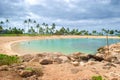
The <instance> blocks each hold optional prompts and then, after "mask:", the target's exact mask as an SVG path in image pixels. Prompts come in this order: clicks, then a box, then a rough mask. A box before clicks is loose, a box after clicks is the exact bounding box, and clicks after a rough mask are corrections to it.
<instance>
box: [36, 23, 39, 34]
mask: <svg viewBox="0 0 120 80" xmlns="http://www.w3.org/2000/svg"><path fill="white" fill-rule="evenodd" d="M39 27H40V24H37V25H36V28H37V33H38V34H39Z"/></svg>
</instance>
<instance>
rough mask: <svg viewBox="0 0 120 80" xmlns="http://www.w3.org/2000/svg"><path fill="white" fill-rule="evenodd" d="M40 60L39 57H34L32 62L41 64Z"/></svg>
mask: <svg viewBox="0 0 120 80" xmlns="http://www.w3.org/2000/svg"><path fill="white" fill-rule="evenodd" d="M39 60H40V58H39V57H37V56H36V57H34V58H33V59H32V60H30V62H39Z"/></svg>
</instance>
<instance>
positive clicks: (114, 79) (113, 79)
mask: <svg viewBox="0 0 120 80" xmlns="http://www.w3.org/2000/svg"><path fill="white" fill-rule="evenodd" d="M111 80H119V79H118V78H112V79H111Z"/></svg>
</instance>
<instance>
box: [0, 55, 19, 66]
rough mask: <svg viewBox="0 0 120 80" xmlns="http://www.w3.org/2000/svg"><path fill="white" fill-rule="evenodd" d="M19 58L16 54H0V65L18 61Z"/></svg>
mask: <svg viewBox="0 0 120 80" xmlns="http://www.w3.org/2000/svg"><path fill="white" fill-rule="evenodd" d="M19 62H20V60H19V58H18V57H17V56H8V55H5V54H0V66H1V65H11V64H13V63H19Z"/></svg>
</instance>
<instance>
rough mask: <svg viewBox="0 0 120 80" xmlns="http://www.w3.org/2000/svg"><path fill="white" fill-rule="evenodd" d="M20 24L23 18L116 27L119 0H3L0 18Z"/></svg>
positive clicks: (119, 24)
mask: <svg viewBox="0 0 120 80" xmlns="http://www.w3.org/2000/svg"><path fill="white" fill-rule="evenodd" d="M6 18H8V19H9V20H10V21H11V25H13V24H15V25H16V26H19V27H20V26H22V24H23V21H24V20H25V19H28V18H31V19H34V20H36V21H38V23H41V24H42V23H43V22H46V23H48V24H51V23H53V22H54V23H56V24H57V26H59V27H61V26H65V27H70V28H79V29H81V30H82V29H86V30H91V29H92V30H99V29H102V28H107V29H118V30H120V0H3V1H0V20H5V19H6Z"/></svg>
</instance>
